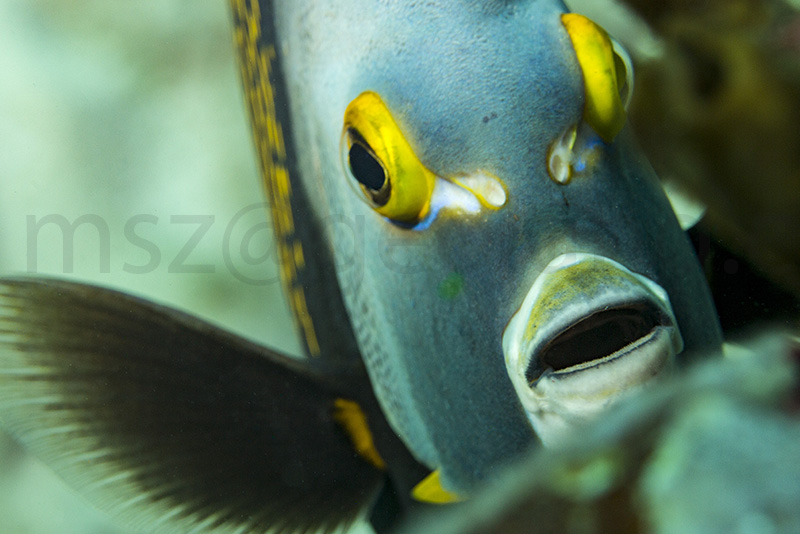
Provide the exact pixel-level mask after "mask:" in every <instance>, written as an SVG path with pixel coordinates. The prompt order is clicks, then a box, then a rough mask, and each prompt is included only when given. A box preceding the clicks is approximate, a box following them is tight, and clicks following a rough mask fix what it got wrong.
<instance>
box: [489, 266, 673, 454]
mask: <svg viewBox="0 0 800 534" xmlns="http://www.w3.org/2000/svg"><path fill="white" fill-rule="evenodd" d="M682 348H683V341H682V339H681V336H680V332H679V331H678V327H677V321H676V320H675V315H674V313H673V312H672V307H671V306H670V303H669V298H668V297H667V293H666V291H664V289H663V288H662V287H661V286H659V285H658V284H656V283H655V282H653V281H652V280H650V279H649V278H646V277H644V276H642V275H640V274H637V273H634V272H632V271H630V270H629V269H627V268H626V267H624V266H623V265H621V264H619V263H617V262H615V261H614V260H611V259H609V258H606V257H603V256H597V255H593V254H584V253H573V254H563V255H561V256H558V257H557V258H555V259H554V260H553V261H551V262H550V263H549V264H548V265H547V267H545V269H544V270H543V271H542V273H541V274H540V275H539V276H538V277H537V279H536V281H535V282H534V284H533V286H532V287H531V289H530V290H529V291H528V294H527V295H526V297H525V300H524V302H523V304H522V306H521V307H520V309H519V311H517V313H516V314H514V316H513V317H512V318H511V320H510V321H509V324H508V326H507V327H506V329H505V331H504V333H503V353H504V357H505V362H506V368H507V370H508V374H509V377H510V378H511V381H512V383H513V384H514V388H515V390H516V392H517V395H518V397H519V399H520V401H521V402H522V405H523V407H524V408H525V411H526V412H527V415H528V419H529V420H530V422H531V424H532V426H533V428H534V430H535V431H536V433H537V434H538V435H539V437H540V438H541V439H542V441H543V442H544V443H545V445H552V444H556V443H558V442H560V441H561V440H562V439H564V438H565V437H566V436H568V435H569V434H570V433H571V431H572V429H573V428H574V427H576V426H578V425H579V424H581V423H583V422H585V421H587V420H591V419H594V418H596V417H597V416H598V415H599V414H600V413H602V411H603V410H604V409H606V408H607V407H608V406H609V405H610V404H611V403H613V402H614V401H616V400H617V399H619V398H621V397H622V396H624V395H626V394H628V393H630V392H631V391H634V390H636V389H639V388H641V387H642V386H644V385H645V384H646V383H648V382H650V381H651V380H652V379H653V378H654V377H655V376H657V375H659V374H661V373H662V372H663V371H664V370H666V369H668V368H669V367H671V365H672V363H673V360H674V357H675V355H676V354H678V353H679V352H680V351H681V350H682Z"/></svg>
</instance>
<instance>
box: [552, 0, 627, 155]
mask: <svg viewBox="0 0 800 534" xmlns="http://www.w3.org/2000/svg"><path fill="white" fill-rule="evenodd" d="M561 22H562V23H563V24H564V27H565V28H566V29H567V33H568V34H569V37H570V39H571V40H572V47H573V48H574V49H575V55H576V56H577V57H578V63H579V64H580V67H581V71H582V72H583V84H584V90H585V98H586V104H585V107H584V110H583V118H584V120H585V121H586V123H587V124H589V126H591V127H592V128H593V129H594V131H596V132H597V133H598V134H599V135H600V137H602V138H603V139H604V140H605V141H607V142H609V143H610V142H611V141H613V140H614V137H616V135H617V134H618V133H619V132H620V130H622V127H623V126H624V125H625V106H624V104H623V102H622V97H621V96H620V92H621V88H624V85H623V86H622V87H621V85H620V84H621V83H622V84H624V83H625V82H626V80H625V79H623V80H620V79H619V77H618V67H619V65H618V63H617V60H616V59H615V55H616V52H615V50H614V44H613V42H612V41H611V38H610V37H609V36H608V34H607V33H606V31H605V30H604V29H603V28H601V27H600V26H598V25H597V24H595V23H594V22H592V21H591V20H589V19H588V18H586V17H584V16H583V15H578V14H577V13H567V14H564V15H561ZM620 74H621V73H620Z"/></svg>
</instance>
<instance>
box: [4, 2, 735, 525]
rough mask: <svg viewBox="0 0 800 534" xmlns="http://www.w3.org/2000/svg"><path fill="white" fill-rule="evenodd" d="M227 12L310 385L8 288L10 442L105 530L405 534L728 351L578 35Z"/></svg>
mask: <svg viewBox="0 0 800 534" xmlns="http://www.w3.org/2000/svg"><path fill="white" fill-rule="evenodd" d="M231 8H232V12H233V20H234V24H235V31H234V35H235V41H236V44H237V48H238V50H239V53H240V54H239V60H240V67H241V73H242V79H243V84H244V87H245V93H246V100H247V103H248V108H249V110H250V116H251V120H252V126H253V132H254V137H255V140H256V146H257V151H258V156H259V159H260V163H261V168H262V171H263V175H264V184H265V190H266V193H267V196H268V198H269V200H270V203H271V206H272V217H273V223H274V224H273V226H274V228H275V233H276V243H277V245H278V252H279V255H280V258H281V268H282V279H283V282H284V286H285V289H286V291H287V294H288V297H289V299H288V300H289V302H290V303H291V307H292V310H293V312H294V314H295V317H296V319H297V324H298V330H299V333H300V337H301V339H302V340H303V343H304V346H305V349H306V352H307V355H308V358H307V359H305V360H300V361H296V360H291V359H288V358H286V357H284V356H282V355H280V354H277V353H275V352H274V351H271V350H269V349H266V348H263V347H257V346H254V345H252V344H249V343H247V342H245V341H242V340H239V339H236V338H235V337H234V336H231V335H230V334H227V333H225V332H222V331H219V330H218V329H215V328H213V327H210V326H209V325H206V324H205V323H202V322H200V321H197V320H195V319H193V318H191V317H189V316H186V315H184V314H180V313H178V312H175V311H172V310H166V309H164V308H162V307H159V306H157V305H154V304H152V303H147V302H144V301H139V300H136V299H131V298H130V297H125V296H123V295H119V294H117V293H114V292H111V291H107V290H100V289H97V288H89V287H87V286H81V285H78V284H70V283H66V282H59V281H52V280H50V281H48V280H38V281H37V280H5V281H3V282H2V283H0V310H1V311H0V355H2V360H0V362H2V365H0V393H2V398H3V399H8V400H0V414H2V417H3V421H4V423H5V424H6V425H7V426H8V427H9V428H10V429H11V430H12V431H13V432H14V433H15V434H16V435H17V436H18V437H20V439H21V440H22V441H23V442H24V443H26V444H28V445H29V446H30V447H31V448H32V449H33V450H34V451H36V452H37V453H38V454H40V455H41V456H42V457H43V458H45V459H46V460H48V461H49V462H51V463H52V464H54V466H55V467H56V469H57V470H58V471H59V472H61V473H62V474H63V475H64V476H65V477H66V478H67V479H68V480H73V481H79V485H84V486H87V491H88V492H89V493H91V494H94V495H95V500H96V501H99V502H100V504H103V505H105V506H106V507H108V508H111V509H113V510H116V511H118V512H119V513H121V514H123V515H125V514H127V516H128V517H129V518H130V517H134V518H135V519H136V520H137V521H138V522H139V524H140V525H142V526H143V527H145V528H147V529H150V530H154V531H165V532H170V531H187V530H190V529H197V530H199V531H205V530H207V531H209V532H260V531H264V530H266V529H267V528H268V527H269V528H277V529H278V530H283V531H286V532H289V531H307V530H309V529H311V528H318V527H322V528H326V529H331V528H334V527H336V526H337V525H340V524H342V523H344V522H346V521H348V520H351V519H352V518H353V517H354V516H355V514H357V513H358V511H359V510H361V509H363V508H365V507H371V509H372V510H373V515H372V519H373V524H375V525H376V526H377V527H378V528H379V530H383V529H389V528H391V527H392V526H393V525H394V523H396V522H397V521H398V520H399V518H401V517H402V515H403V513H404V512H403V510H404V509H408V508H410V507H413V506H414V504H413V502H414V500H422V501H427V502H450V501H454V500H458V499H459V498H464V497H468V496H469V495H470V494H471V493H472V492H473V491H475V490H476V488H477V487H478V486H479V485H481V484H482V483H484V482H485V481H486V480H488V479H491V478H492V477H493V475H494V474H495V473H496V472H497V470H498V469H500V467H502V466H503V465H506V464H508V463H509V462H511V461H513V460H514V458H516V457H518V456H519V455H520V454H522V453H523V452H524V451H526V450H528V449H530V448H531V447H535V446H537V445H538V444H539V443H540V442H544V443H545V444H546V445H548V444H557V443H559V442H560V440H562V439H564V438H565V437H566V436H568V435H569V434H570V433H571V432H573V431H574V429H575V428H577V427H579V425H580V424H582V422H584V421H586V420H589V419H592V418H596V417H597V416H598V414H600V413H602V410H603V409H605V407H606V406H607V405H609V404H611V403H612V402H614V401H615V400H616V398H617V397H619V396H622V395H624V394H627V393H629V392H630V391H634V390H636V389H639V388H641V387H644V386H645V385H646V384H647V383H649V381H650V380H651V379H652V377H653V376H655V375H659V374H661V373H663V372H665V371H666V370H667V369H668V368H670V367H671V366H672V365H675V364H676V363H678V364H679V363H681V362H688V361H690V360H691V359H692V358H694V357H696V356H697V355H698V354H701V353H703V351H705V350H706V349H708V348H711V347H714V346H717V345H718V344H719V343H720V334H719V327H718V324H717V321H716V315H715V313H714V309H713V305H712V304H711V300H710V295H709V293H708V289H707V287H706V286H705V282H704V280H703V277H702V273H701V271H700V269H699V266H698V264H697V262H696V259H695V258H694V255H693V251H692V249H691V247H690V245H689V242H688V240H687V239H686V237H685V236H684V234H683V232H682V230H681V228H680V226H679V225H678V223H677V221H676V219H675V216H674V214H673V213H672V210H671V208H670V206H669V203H668V201H667V200H666V198H665V197H664V194H663V192H662V191H661V189H660V187H659V184H658V181H657V179H656V177H655V176H654V174H653V172H652V170H651V169H650V167H649V166H648V164H647V162H646V161H645V160H644V159H643V158H642V157H641V155H640V154H639V153H638V151H637V150H636V148H635V146H634V144H633V142H632V140H631V138H630V135H629V133H628V132H627V131H626V130H625V129H624V128H623V125H624V113H625V111H624V109H625V104H626V101H627V96H626V92H629V90H630V75H629V65H626V63H625V58H624V57H623V56H624V54H622V52H621V51H620V50H619V49H618V48H617V45H615V44H614V43H613V41H612V40H611V39H610V38H609V37H608V36H607V34H605V32H604V31H602V29H600V28H598V27H596V26H595V25H594V24H593V23H591V21H588V19H585V18H583V17H580V16H575V15H569V14H567V13H566V12H565V8H564V6H563V4H562V3H561V2H558V1H545V0H536V1H518V2H507V1H476V0H461V1H445V2H437V3H416V2H407V3H406V2H396V3H386V2H375V1H367V0H358V1H348V2H344V1H334V2H327V3H321V2H311V1H298V2H291V3H289V2H271V1H269V0H262V1H255V0H250V1H246V0H231ZM148 333H150V334H148ZM98 377H99V379H98ZM293 429H294V430H293ZM53 433H55V434H59V433H62V434H63V435H64V436H67V437H70V438H74V439H71V440H52V439H49V437H48V436H51V435H52V434H53ZM65 443H66V445H64V444H65ZM86 458H91V459H93V461H92V462H91V463H89V464H88V465H84V464H81V463H80V461H79V460H80V459H86ZM250 466H251V467H250ZM82 470H83V471H82ZM98 488H101V491H98ZM381 488H382V490H381ZM378 491H381V493H380V496H379V497H376V494H377V493H376V492H378ZM334 496H335V498H334ZM412 497H413V498H412ZM376 499H377V500H376ZM308 510H311V511H310V512H309V511H308ZM304 511H306V512H304ZM170 529H171V530H170Z"/></svg>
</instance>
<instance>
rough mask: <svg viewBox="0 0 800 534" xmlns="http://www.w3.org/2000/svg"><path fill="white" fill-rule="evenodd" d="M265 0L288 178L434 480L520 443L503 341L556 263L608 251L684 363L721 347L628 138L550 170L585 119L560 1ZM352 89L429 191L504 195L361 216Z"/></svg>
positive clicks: (457, 477)
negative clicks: (648, 296) (285, 129)
mask: <svg viewBox="0 0 800 534" xmlns="http://www.w3.org/2000/svg"><path fill="white" fill-rule="evenodd" d="M262 4H263V3H262ZM273 9H274V12H273V15H274V17H275V20H274V22H270V21H266V20H264V19H263V18H262V20H261V24H262V27H263V26H265V25H269V24H274V32H275V35H274V50H275V55H276V61H277V62H278V63H279V64H280V65H281V67H282V77H283V81H284V84H285V87H286V88H287V94H288V95H289V103H288V104H289V108H288V115H289V116H290V117H291V130H292V132H293V139H294V142H295V146H297V147H303V148H302V150H297V186H295V189H297V188H301V189H302V190H303V191H305V192H306V195H307V197H308V198H309V199H311V206H312V211H313V213H314V214H315V216H316V218H317V219H318V220H321V221H323V223H322V225H321V226H322V228H321V229H320V231H321V232H322V233H323V235H325V236H326V237H325V239H324V240H323V241H324V242H326V243H329V246H330V250H331V256H332V257H333V259H334V261H333V263H334V266H335V269H336V279H337V281H338V285H339V287H340V288H341V292H342V297H343V303H344V307H345V309H346V310H347V314H348V316H349V318H350V321H351V322H352V326H353V330H354V333H355V337H356V339H357V342H358V346H359V349H360V352H361V354H362V356H363V358H364V361H365V364H366V367H367V369H368V372H369V374H370V377H371V379H372V383H373V386H374V388H375V390H376V394H377V397H378V399H379V401H380V402H381V404H382V406H383V407H384V411H385V413H386V414H387V417H388V419H389V421H390V423H391V424H392V426H393V428H394V429H395V430H396V431H397V432H398V434H399V435H400V436H401V437H402V438H403V440H404V441H405V442H406V443H407V444H409V446H410V448H411V450H412V452H413V453H414V455H415V456H416V457H417V458H419V459H420V460H421V461H422V462H423V463H424V464H426V465H428V466H429V467H431V468H432V469H439V468H441V469H443V473H444V475H445V479H446V481H447V482H448V483H449V485H450V487H451V488H453V489H457V490H459V491H467V490H468V489H469V488H470V487H472V486H474V484H476V483H477V482H478V481H480V480H482V479H484V478H485V477H487V476H488V475H489V473H490V471H491V469H492V466H494V465H496V464H497V462H498V461H500V459H502V458H508V457H510V456H512V455H513V454H514V453H516V452H518V451H521V450H523V449H525V448H526V447H529V446H530V444H531V442H533V441H535V440H536V439H537V438H536V437H535V435H534V433H533V432H531V429H530V425H527V424H526V421H525V419H526V417H525V413H524V412H523V411H522V410H520V409H519V402H518V400H517V393H516V392H515V390H514V388H513V387H512V384H511V383H510V381H509V379H508V370H507V369H506V366H505V365H503V358H504V356H503V349H502V339H503V333H504V331H505V329H506V325H507V324H508V323H509V321H510V319H511V318H512V316H514V314H515V313H516V312H517V310H518V309H519V308H520V306H521V305H522V300H523V299H524V297H525V295H526V293H527V292H528V290H529V289H530V288H531V286H533V284H534V282H535V280H536V279H537V277H538V276H539V274H541V273H542V272H543V271H544V270H545V269H546V267H547V266H548V265H549V264H550V263H551V262H552V261H554V260H556V259H557V258H564V257H567V258H568V257H569V256H570V255H574V254H591V255H596V256H598V257H604V258H610V259H612V260H614V261H615V262H618V263H619V264H621V265H624V266H625V267H626V268H627V269H629V270H630V271H633V272H635V273H638V274H640V275H642V276H644V277H646V278H648V279H650V280H653V281H655V282H656V283H657V284H659V285H660V286H661V287H663V288H664V290H665V291H666V293H667V294H668V296H669V297H668V298H669V302H670V303H671V307H672V309H673V310H674V314H675V318H676V320H677V324H678V325H679V330H680V335H681V337H682V339H683V344H684V353H683V355H682V356H681V357H682V358H689V357H691V356H690V355H691V354H692V353H694V352H698V351H702V350H703V349H704V348H708V347H712V346H714V345H715V344H718V343H719V339H720V338H719V329H718V326H717V324H716V317H715V313H714V311H713V307H712V305H711V303H710V300H709V298H708V291H707V289H706V287H705V282H704V280H703V277H702V274H701V272H700V271H699V269H698V267H697V264H696V260H695V259H694V256H693V252H692V250H691V248H690V247H689V245H688V243H687V240H686V238H685V236H684V235H683V233H682V232H681V231H680V228H679V227H678V225H677V223H676V222H675V219H674V216H673V214H672V211H671V209H670V208H669V205H668V204H667V201H666V199H665V198H664V195H663V193H662V191H661V189H660V187H659V185H658V182H657V180H656V178H655V176H654V174H653V172H652V170H651V169H650V167H649V165H648V164H647V162H646V161H645V160H644V159H643V158H642V157H641V156H640V155H639V153H638V152H637V151H636V149H635V148H634V146H633V143H632V141H631V139H630V138H629V136H628V134H627V132H623V133H622V134H621V135H620V136H619V137H617V139H615V140H614V142H613V143H607V142H604V141H603V140H602V139H600V137H599V136H598V135H591V134H588V135H587V137H588V139H586V140H583V142H585V143H587V144H590V145H593V148H592V149H591V150H587V152H589V151H590V152H591V154H592V155H591V156H589V157H590V158H593V161H591V162H590V163H585V165H586V166H587V168H585V169H583V170H579V171H577V172H575V175H574V176H572V177H571V178H570V180H569V182H568V183H566V184H561V183H558V182H557V181H555V180H553V179H551V177H550V171H549V170H548V161H549V159H550V157H551V152H552V151H553V150H554V148H553V147H554V145H555V144H556V143H557V140H558V139H559V136H561V135H562V133H563V132H568V131H569V130H570V128H574V127H580V125H581V124H582V123H583V122H584V118H583V114H584V104H585V95H584V82H583V79H582V72H581V68H580V66H579V64H578V61H576V52H575V49H574V46H573V43H572V42H571V40H570V36H569V34H568V32H567V31H566V30H565V26H564V23H563V22H562V14H563V13H564V6H563V5H562V4H561V2H555V1H553V2H548V1H544V2H543V1H537V2H492V1H489V2H487V1H466V2H439V3H435V4H425V5H420V4H416V3H390V4H383V3H376V2H339V3H337V2H334V3H326V4H325V5H324V6H323V5H321V4H319V3H315V2H296V3H292V4H291V5H289V4H275V5H274V8H273ZM365 91H370V92H373V93H375V94H377V95H379V97H380V99H381V100H382V102H383V103H384V105H385V106H386V108H387V109H388V110H389V112H390V113H391V115H392V117H393V119H394V120H395V121H396V123H397V124H398V127H399V129H400V130H401V131H402V135H403V136H404V138H405V139H406V140H407V141H408V143H409V144H410V145H411V147H412V149H413V152H414V153H415V154H416V156H417V157H418V158H419V160H420V161H421V162H422V163H423V165H424V167H425V168H427V169H429V170H430V171H431V172H433V173H434V174H435V175H436V176H437V185H440V184H441V185H444V186H446V185H449V184H451V183H453V182H458V181H459V180H465V179H470V178H471V177H480V176H483V175H488V176H491V177H494V178H495V179H496V180H497V182H499V183H500V184H501V187H502V189H503V193H504V194H505V195H507V200H506V201H505V203H504V204H503V205H502V207H499V209H492V207H486V206H484V205H481V206H480V208H479V209H475V208H473V207H472V206H469V205H468V203H467V202H464V203H462V204H458V202H457V201H452V202H450V203H449V204H448V203H447V202H448V201H447V200H442V201H441V202H442V206H440V207H438V208H436V207H435V208H432V209H431V214H429V215H428V216H427V218H423V220H421V221H413V222H412V223H410V224H409V223H405V224H404V223H403V222H402V221H401V222H400V223H398V221H393V220H392V219H391V217H386V216H385V215H382V214H381V213H376V211H375V210H374V209H373V206H370V205H369V203H367V202H364V199H363V198H362V195H360V194H359V191H354V188H353V186H352V183H348V179H349V180H350V181H351V182H352V177H349V176H348V170H347V168H346V164H347V163H346V161H344V162H343V159H344V160H346V157H343V150H344V149H343V146H342V144H343V143H346V140H343V137H346V133H345V132H343V129H347V126H345V125H344V124H343V119H342V116H343V114H344V113H345V110H347V108H348V106H349V105H351V103H352V102H354V101H356V99H358V98H359V95H361V94H362V93H364V92H365ZM389 172H391V171H389ZM434 196H435V195H434ZM434 202H436V200H434ZM435 209H439V211H438V213H436V214H433V211H434V210H435ZM471 210H472V211H471ZM567 261H568V260H567ZM454 277H455V278H456V279H457V280H459V285H460V291H459V292H458V295H456V296H454V297H453V298H442V297H441V296H440V293H439V288H440V287H441V286H442V285H443V284H446V283H447V281H448V280H451V279H453V278H454ZM594 280H597V277H594ZM600 283H602V280H600ZM323 321H324V319H323Z"/></svg>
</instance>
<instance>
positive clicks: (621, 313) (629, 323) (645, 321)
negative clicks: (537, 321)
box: [525, 301, 670, 384]
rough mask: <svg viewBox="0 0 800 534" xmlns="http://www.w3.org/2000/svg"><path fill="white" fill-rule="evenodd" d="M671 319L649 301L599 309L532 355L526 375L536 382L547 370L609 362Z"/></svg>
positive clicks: (570, 369)
mask: <svg viewBox="0 0 800 534" xmlns="http://www.w3.org/2000/svg"><path fill="white" fill-rule="evenodd" d="M669 321H670V320H669V318H668V317H667V316H666V315H665V314H664V313H663V312H662V311H661V310H659V309H658V307H656V306H655V305H653V304H652V303H651V302H648V301H641V302H634V303H631V304H626V305H621V306H618V307H615V308H609V309H603V310H599V311H596V312H594V313H592V314H590V315H589V316H587V317H583V318H580V319H578V321H577V322H575V323H574V324H572V325H570V326H568V327H567V328H565V329H564V330H562V331H561V332H559V333H557V334H556V335H555V337H553V338H552V339H551V340H550V341H548V342H546V344H545V345H544V346H543V347H542V348H541V349H540V351H539V353H538V354H536V355H535V357H533V358H531V361H530V362H529V364H528V367H527V369H526V371H525V377H526V378H527V379H528V383H530V384H533V383H535V382H536V381H537V380H539V378H540V377H541V376H542V374H543V373H544V372H545V371H547V370H551V371H552V372H556V373H559V372H574V371H579V370H581V369H585V368H587V367H591V366H592V365H599V364H601V363H604V362H608V361H610V360H612V359H614V358H615V357H618V356H620V355H622V354H625V353H626V352H627V349H630V348H632V347H633V346H635V345H637V344H638V343H639V342H641V341H644V340H646V339H647V338H648V336H650V334H651V333H652V332H653V331H654V329H655V328H656V327H659V326H666V325H667V324H669Z"/></svg>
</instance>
